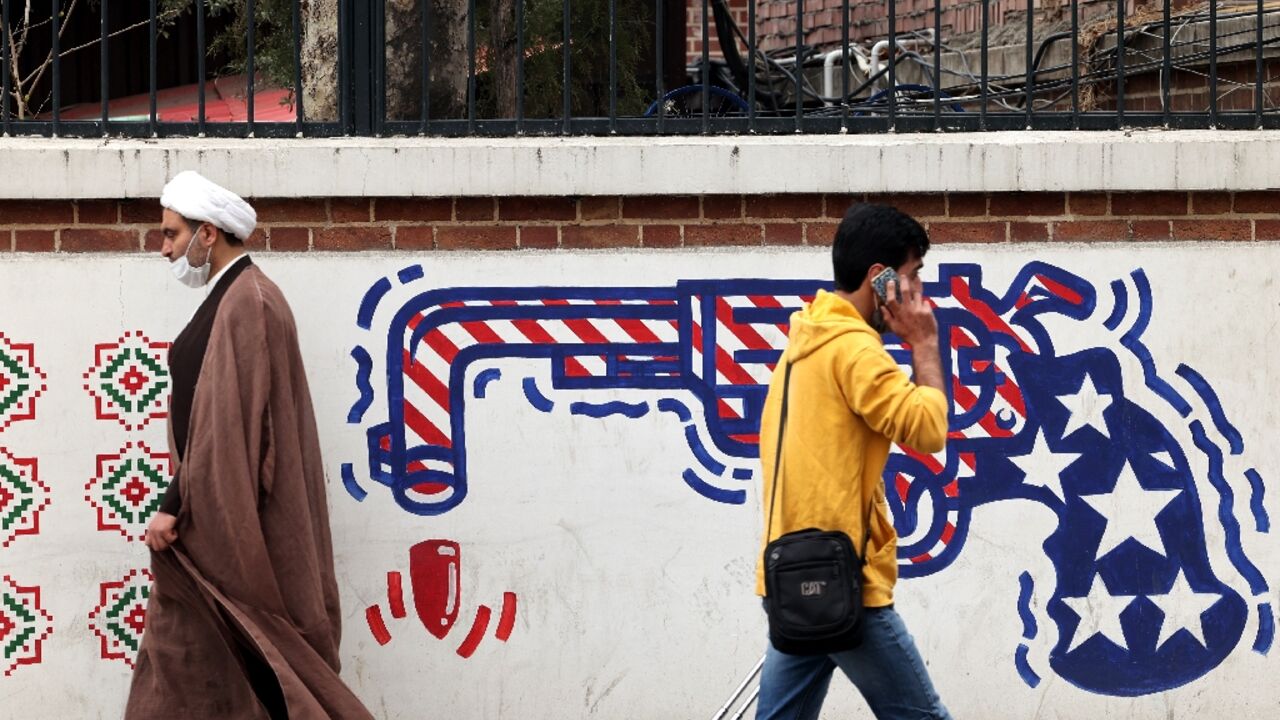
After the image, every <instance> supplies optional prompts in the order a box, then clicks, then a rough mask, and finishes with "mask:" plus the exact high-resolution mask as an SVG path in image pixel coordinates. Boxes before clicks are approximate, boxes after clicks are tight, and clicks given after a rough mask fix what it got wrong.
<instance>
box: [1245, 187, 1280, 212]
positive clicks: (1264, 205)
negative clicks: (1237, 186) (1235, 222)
mask: <svg viewBox="0 0 1280 720" xmlns="http://www.w3.org/2000/svg"><path fill="white" fill-rule="evenodd" d="M1235 209H1236V212H1238V213H1269V214H1276V213H1280V191H1278V190H1254V191H1249V192H1238V193H1236V201H1235Z"/></svg>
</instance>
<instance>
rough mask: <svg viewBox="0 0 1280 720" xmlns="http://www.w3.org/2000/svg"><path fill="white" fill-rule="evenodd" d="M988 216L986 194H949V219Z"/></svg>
mask: <svg viewBox="0 0 1280 720" xmlns="http://www.w3.org/2000/svg"><path fill="white" fill-rule="evenodd" d="M986 214H987V196H986V194H985V193H948V194H947V216H948V217H981V216H983V215H986Z"/></svg>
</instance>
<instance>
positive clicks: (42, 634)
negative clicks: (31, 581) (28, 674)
mask: <svg viewBox="0 0 1280 720" xmlns="http://www.w3.org/2000/svg"><path fill="white" fill-rule="evenodd" d="M52 634H53V618H52V617H51V616H50V615H49V613H47V612H45V611H44V608H43V607H41V606H40V588H38V587H22V586H21V585H19V584H18V583H17V582H15V581H14V580H13V578H11V577H9V576H8V575H5V576H4V577H2V578H0V668H3V669H4V675H5V676H6V677H7V676H9V675H11V674H12V673H13V671H14V670H16V669H18V666H20V665H35V664H37V663H39V662H40V659H41V658H40V652H41V646H42V645H43V644H44V641H45V639H46V638H48V637H49V636H50V635H52Z"/></svg>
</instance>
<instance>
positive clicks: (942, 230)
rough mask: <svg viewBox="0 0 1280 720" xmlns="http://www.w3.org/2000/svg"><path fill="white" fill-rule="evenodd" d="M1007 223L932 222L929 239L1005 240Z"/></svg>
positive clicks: (939, 241)
mask: <svg viewBox="0 0 1280 720" xmlns="http://www.w3.org/2000/svg"><path fill="white" fill-rule="evenodd" d="M1006 225H1007V223H1003V222H932V223H929V239H930V240H932V241H933V242H938V243H952V242H959V243H993V242H1004V241H1005V237H1006V228H1005V226H1006Z"/></svg>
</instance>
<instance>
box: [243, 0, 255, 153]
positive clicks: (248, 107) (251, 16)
mask: <svg viewBox="0 0 1280 720" xmlns="http://www.w3.org/2000/svg"><path fill="white" fill-rule="evenodd" d="M256 9H257V8H255V7H254V0H248V2H247V3H246V5H245V14H246V15H247V16H248V20H247V22H248V25H249V27H248V32H247V33H246V34H247V35H248V36H249V37H248V42H249V58H248V63H247V67H246V72H248V74H249V78H248V80H249V87H248V90H249V97H248V98H246V100H247V102H246V103H245V114H246V115H247V116H248V118H247V122H248V126H249V137H253V96H254V95H255V94H257V83H255V82H254V81H253V75H254V73H256V72H257V71H258V68H257V66H256V63H255V62H254V52H253V51H254V47H253V46H254V45H256V44H257V42H256V40H257V37H256V36H257V29H258V16H257V14H256V13H255V10H256Z"/></svg>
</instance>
